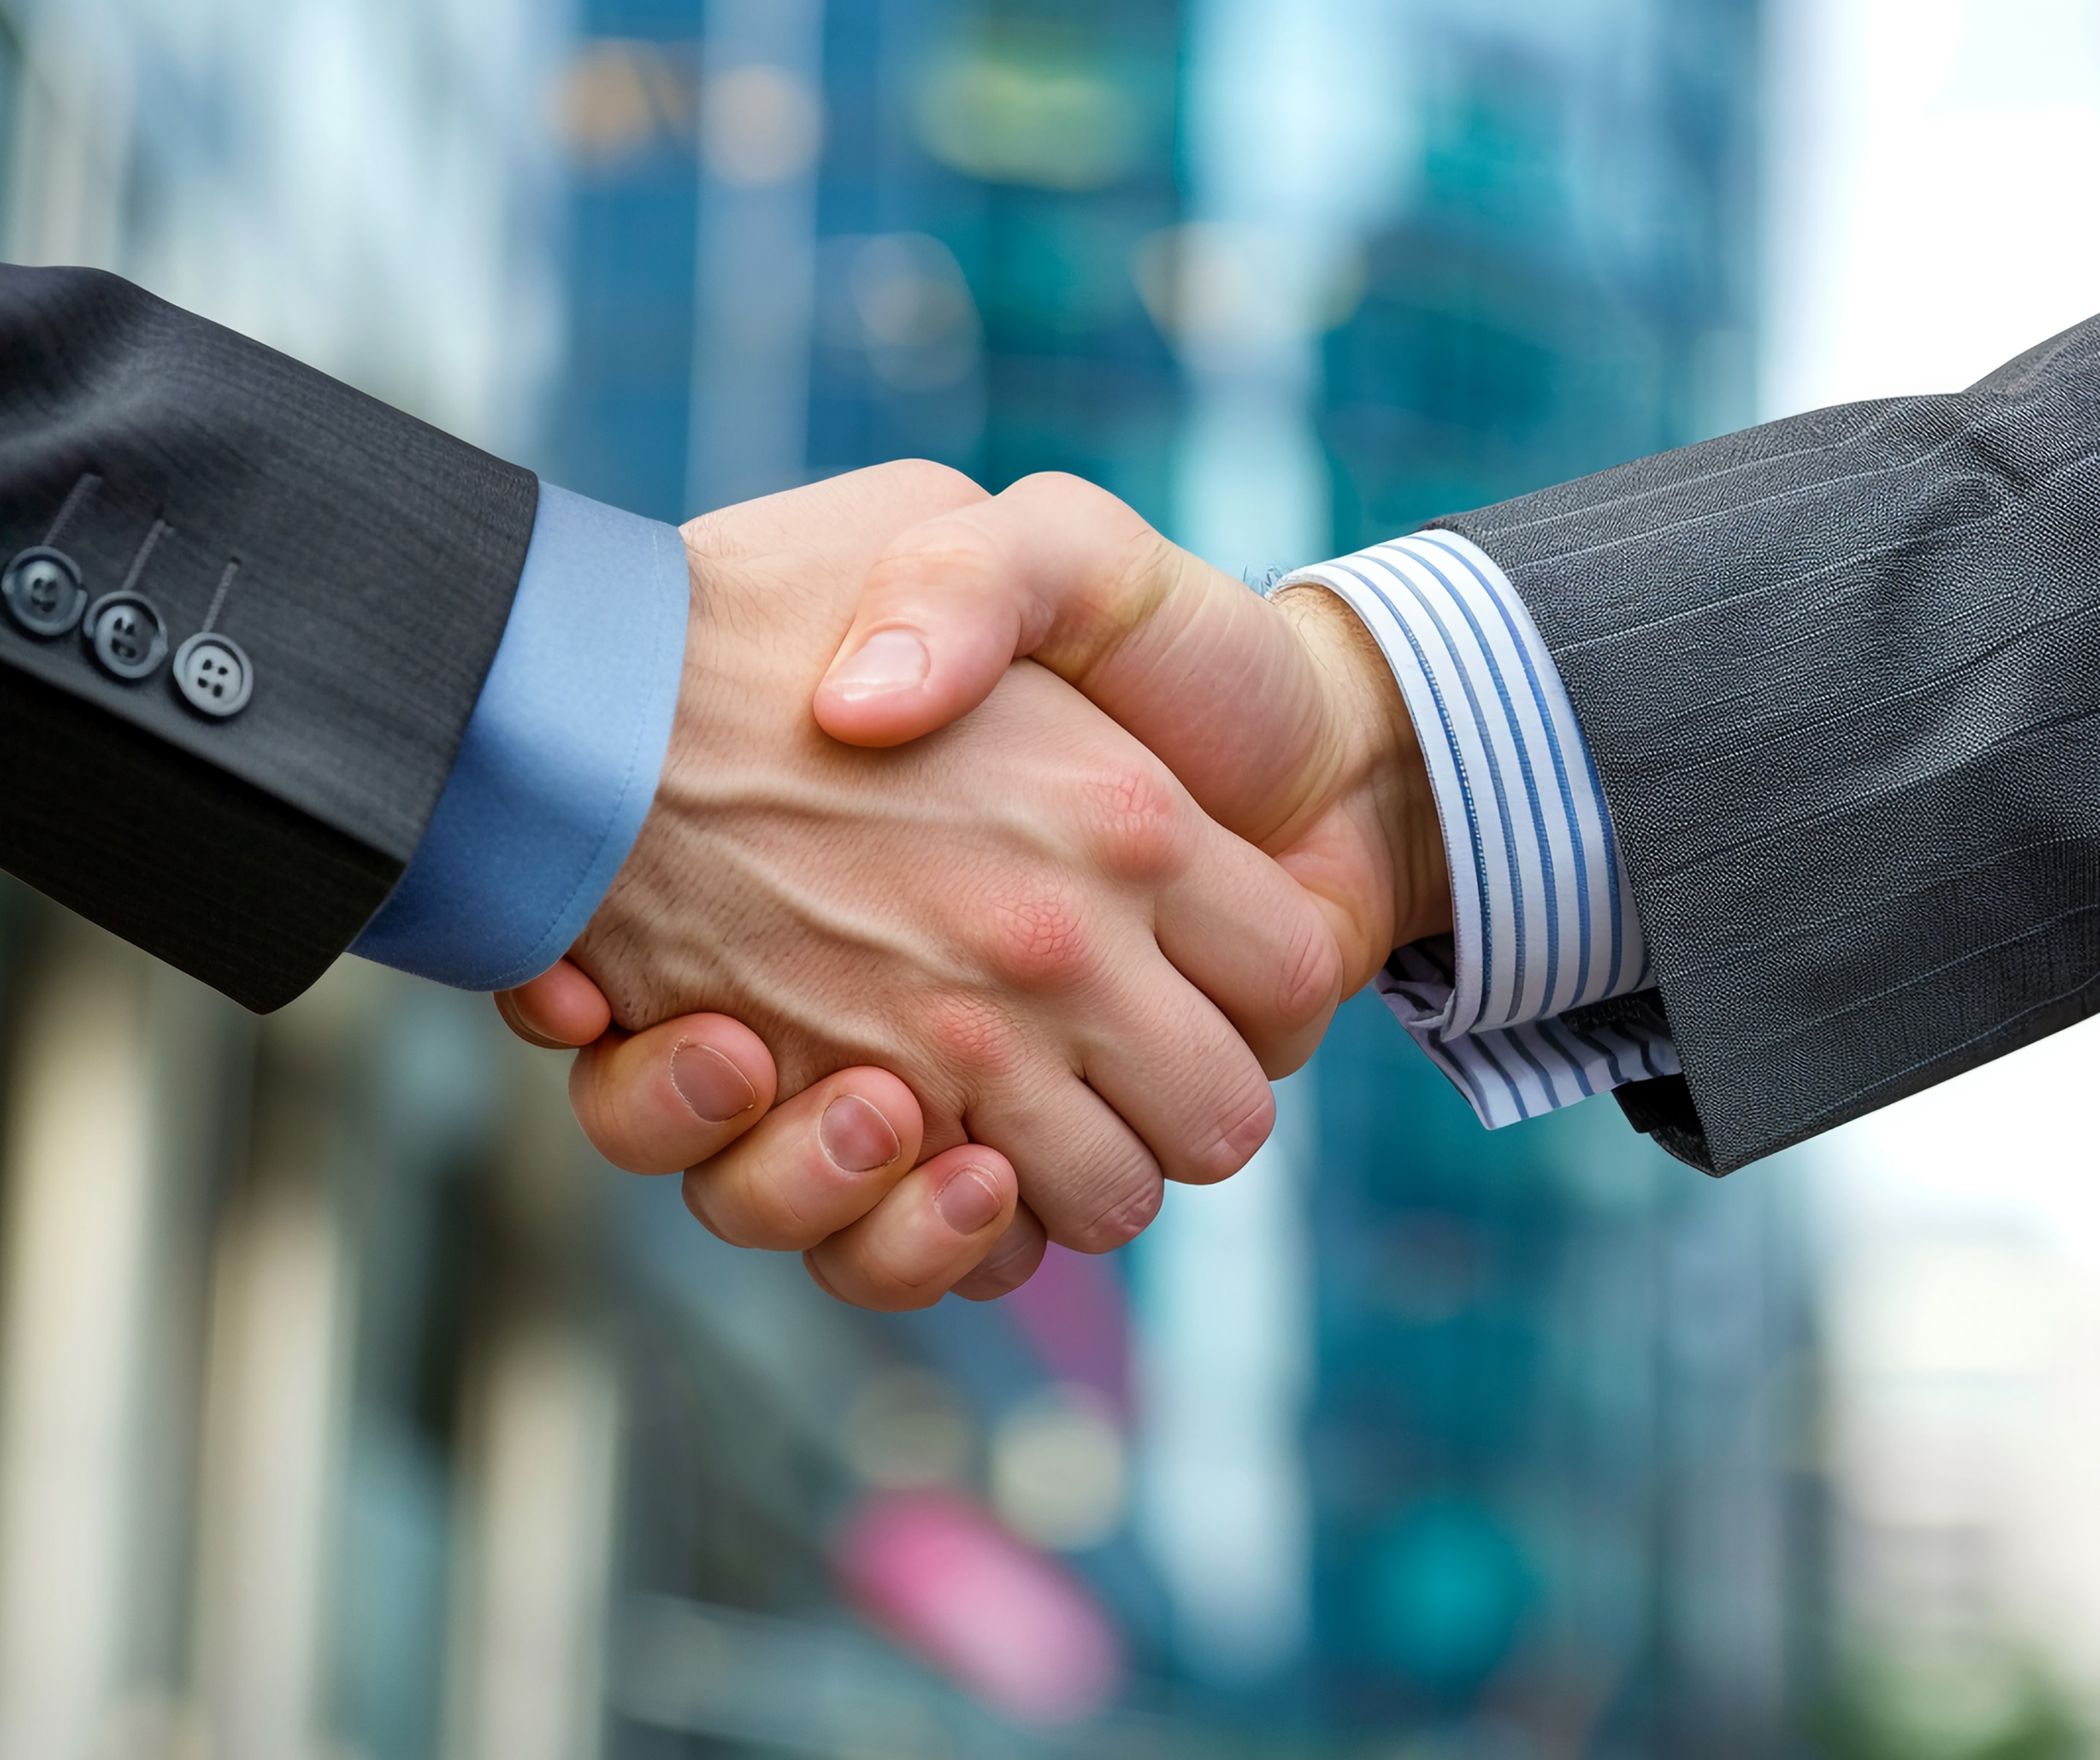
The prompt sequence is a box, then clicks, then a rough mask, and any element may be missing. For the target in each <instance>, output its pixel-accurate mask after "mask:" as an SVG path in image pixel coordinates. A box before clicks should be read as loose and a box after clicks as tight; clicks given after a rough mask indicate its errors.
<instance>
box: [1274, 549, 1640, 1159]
mask: <svg viewBox="0 0 2100 1760" xmlns="http://www.w3.org/2000/svg"><path fill="white" fill-rule="evenodd" d="M1308 583H1317V584H1318V585H1320V586H1322V587H1327V588H1328V589H1329V590H1330V591H1331V592H1335V593H1338V594H1339V595H1340V596H1341V597H1342V598H1343V599H1344V600H1345V601H1348V605H1350V607H1351V608H1352V609H1353V610H1354V611H1355V612H1356V614H1357V616H1358V617H1360V618H1362V619H1363V621H1364V623H1365V625H1366V626H1367V627H1369V628H1370V631H1371V633H1372V634H1373V635H1374V636H1375V637H1376V638H1377V640H1378V644H1379V647H1380V648H1381V649H1383V650H1384V653H1385V656H1386V658H1387V661H1388V662H1390V663H1391V664H1392V670H1393V674H1394V676H1395V677H1396V679H1397V680H1399V683H1400V689H1401V696H1402V697H1405V700H1406V702H1407V708H1408V712H1409V714H1410V715H1412V716H1413V718H1414V727H1415V732H1416V734H1417V736H1418V738H1419V740H1420V741H1421V746H1422V754H1423V758H1424V759H1425V760H1426V761H1427V765H1428V769H1429V781H1430V785H1431V787H1432V790H1433V791H1434V793H1435V795H1436V810H1437V815H1438V817H1439V819H1440V821H1441V822H1442V825H1443V832H1444V850H1445V856H1446V858H1447V859H1448V861H1449V867H1450V873H1451V913H1452V932H1451V933H1450V934H1449V935H1439V936H1436V937H1435V938H1434V939H1431V940H1427V941H1418V942H1416V943H1414V944H1413V945H1411V946H1409V947H1404V948H1401V949H1400V950H1399V951H1398V952H1397V953H1395V954H1394V955H1393V957H1392V961H1390V962H1389V963H1388V964H1387V967H1386V969H1385V970H1384V971H1383V972H1382V973H1381V974H1380V975H1379V991H1380V992H1382V993H1383V995H1384V997H1385V998H1386V1001H1387V1004H1388V1005H1390V1006H1391V1007H1392V1011H1393V1013H1394V1014H1396V1016H1397V1017H1398V1018H1399V1019H1400V1022H1401V1025H1403V1026H1404V1027H1406V1029H1407V1030H1408V1032H1409V1033H1410V1034H1411V1035H1412V1036H1413V1037H1414V1041H1415V1042H1416V1043H1417V1044H1418V1045H1420V1046H1421V1047H1422V1049H1423V1050H1424V1051H1426V1052H1427V1054H1429V1055H1430V1057H1432V1058H1434V1059H1435V1060H1436V1064H1437V1067H1439V1068H1440V1069H1441V1070H1442V1071H1444V1073H1445V1075H1446V1076H1449V1077H1450V1079H1451V1080H1452V1081H1453V1082H1454V1084H1455V1085H1457V1086H1458V1089H1459V1091H1460V1092H1461V1093H1463V1094H1464V1095H1465V1096H1466V1098H1467V1100H1468V1101H1469V1102H1471V1105H1472V1107H1473V1110H1474V1111H1476V1113H1478V1114H1479V1115H1480V1122H1481V1123H1482V1124H1485V1125H1486V1126H1487V1127H1488V1128H1489V1129H1490V1130H1493V1129H1498V1128H1499V1127H1500V1126H1502V1125H1504V1124H1514V1123H1515V1122H1516V1120H1519V1119H1525V1118H1531V1117H1533V1116H1534V1115H1537V1114H1538V1113H1541V1112H1546V1111H1552V1110H1553V1109H1554V1108H1555V1107H1564V1106H1568V1105H1572V1104H1573V1102H1576V1101H1577V1100H1582V1099H1586V1098H1588V1097H1589V1096H1590V1095H1591V1094H1595V1093H1603V1092H1604V1091H1605V1090H1607V1089H1612V1088H1616V1087H1617V1086H1619V1085H1621V1083H1625V1082H1630V1081H1642V1080H1648V1079H1649V1078H1652V1077H1654V1076H1674V1075H1675V1074H1677V1073H1679V1063H1678V1058H1677V1048H1676V1047H1675V1046H1674V1045H1672V1044H1671V1043H1670V1039H1669V1037H1668V1036H1667V1034H1666V1033H1665V1032H1661V1031H1658V1030H1657V1029H1655V1028H1654V1027H1649V1026H1647V1025H1644V1024H1643V1023H1641V1021H1640V1020H1639V1019H1637V1018H1635V1019H1628V1018H1627V1013H1628V1012H1630V1011H1621V1012H1620V1013H1619V1014H1617V1015H1616V1016H1615V1018H1614V1019H1613V1020H1612V1023H1611V1024H1610V1025H1608V1026H1607V1025H1604V1024H1602V1023H1599V1020H1598V1019H1596V1018H1595V1014H1596V1012H1597V1011H1594V1010H1590V1005H1593V1004H1596V1003H1599V1002H1604V1001H1607V1000H1608V999H1609V998H1612V997H1621V996H1628V995H1630V994H1632V993H1633V992H1636V991H1640V990H1646V989H1649V988H1652V987H1653V985H1654V982H1655V979H1654V975H1653V974H1652V972H1651V971H1650V970H1649V969H1648V948H1647V944H1646V943H1645V941H1644V940H1643V939H1642V935H1641V928H1640V919H1639V916H1638V915H1637V914H1636V913H1635V909H1634V898H1633V892H1632V889H1631V888H1630V887H1629V886H1628V885H1627V883H1626V868H1625V865H1624V863H1623V862H1622V861H1621V859H1620V856H1619V848H1618V843H1617V838H1615V837H1614V836H1613V835H1612V816H1611V810H1610V808H1609V807H1608V806H1607V805H1606V804H1605V801H1604V789H1603V786H1602V785H1601V784H1600V783H1599V781H1598V779H1597V770H1596V766H1595V764H1594V763H1592V762H1591V760H1590V749H1589V746H1588V745H1587V744H1586V741H1584V739H1583V737H1582V728H1581V727H1580V726H1579V725H1578V724H1577V722H1576V719H1575V711H1574V710H1573V706H1571V705H1570V704H1569V702H1568V693H1567V691H1566V689H1564V687H1563V686H1562V684H1561V682H1560V670H1559V668H1558V667H1555V665H1554V663H1553V657H1552V655H1551V653H1548V652H1547V651H1546V644H1545V641H1544V640H1543V639H1542V637H1541V636H1540V635H1539V633H1538V630H1537V626H1536V625H1535V624H1533V622H1532V620H1531V614H1530V613H1529V611H1528V610H1527V609H1525V608H1524V601H1523V600H1522V599H1520V597H1519V596H1517V594H1516V592H1515V590H1514V589H1513V588H1512V587H1511V585H1510V583H1509V582H1508V580H1507V578H1505V576H1504V575H1503V574H1502V570H1500V569H1499V568H1498V567H1497V566H1496V565H1495V564H1494V562H1493V559H1492V558H1490V557H1489V556H1488V555H1487V554H1486V553H1485V552H1484V551H1482V550H1480V548H1478V547H1477V546H1476V545H1474V544H1472V543H1468V542H1467V540H1466V539H1463V538H1461V537H1459V536H1458V535H1456V534H1454V533H1452V532H1445V531H1426V532H1421V533H1418V534H1417V535H1414V537H1411V538H1401V539H1396V540H1394V541H1393V542H1392V543H1383V544H1377V545H1374V546H1373V547H1372V548H1370V549H1368V550H1364V551H1361V552H1358V553H1357V554H1356V555H1355V556H1352V557H1343V558H1342V559H1341V560H1339V561H1334V562H1326V563H1322V564H1321V565H1319V566H1318V567H1317V568H1309V569H1301V570H1298V571H1297V572H1296V573H1295V574H1290V575H1287V576H1286V577H1285V578H1284V579H1283V580H1282V581H1281V582H1279V583H1277V584H1278V587H1287V586H1294V585H1300V584H1308ZM1571 1010H1586V1011H1589V1018H1588V1019H1582V1018H1581V1017H1577V1018H1576V1019H1570V1018H1569V1015H1570V1011H1571ZM1605 1012H1609V1011H1605Z"/></svg>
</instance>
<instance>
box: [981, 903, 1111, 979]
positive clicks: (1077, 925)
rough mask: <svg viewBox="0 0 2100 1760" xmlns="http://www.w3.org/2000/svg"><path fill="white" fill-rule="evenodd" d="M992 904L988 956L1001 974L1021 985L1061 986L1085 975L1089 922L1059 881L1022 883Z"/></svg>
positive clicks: (987, 935) (987, 923) (998, 974)
mask: <svg viewBox="0 0 2100 1760" xmlns="http://www.w3.org/2000/svg"><path fill="white" fill-rule="evenodd" d="M987 903H988V904H989V906H990V909H989V910H988V912H987V913H986V939H987V945H986V948H985V955H986V960H987V961H988V962H989V964H990V966H991V969H992V970H993V971H994V973H995V975H997V976H998V977H999V979H1002V980H1003V981H1004V982H1005V983H1008V984H1010V985H1012V987H1014V988H1017V989H1022V990H1056V989H1061V988H1065V987H1067V986H1069V985H1070V984H1072V983H1076V982H1077V981H1078V980H1079V979H1081V978H1083V977H1084V976H1085V975H1086V972H1087V966H1088V955H1087V934H1086V930H1085V926H1084V925H1083V922H1082V921H1081V919H1080V913H1079V910H1078V909H1077V908H1076V907H1075V906H1074V903H1073V901H1072V899H1071V897H1070V895H1069V894H1068V893H1067V891H1065V888H1064V887H1062V886H1061V884H1059V883H1058V882H1057V881H1055V880H1048V879H1043V880H1035V879H1031V880H1026V881H1020V882H1015V883H1014V884H1012V885H1011V886H1008V887H1005V888H1004V889H1002V890H1000V891H995V893H994V894H993V895H991V897H990V899H989V900H987Z"/></svg>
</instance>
